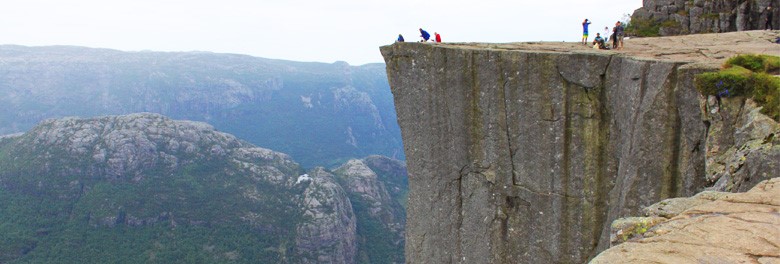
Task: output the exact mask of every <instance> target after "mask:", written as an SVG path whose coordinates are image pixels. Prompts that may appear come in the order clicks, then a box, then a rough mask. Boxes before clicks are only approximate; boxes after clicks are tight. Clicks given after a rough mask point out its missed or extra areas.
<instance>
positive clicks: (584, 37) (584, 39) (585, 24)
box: [582, 18, 590, 45]
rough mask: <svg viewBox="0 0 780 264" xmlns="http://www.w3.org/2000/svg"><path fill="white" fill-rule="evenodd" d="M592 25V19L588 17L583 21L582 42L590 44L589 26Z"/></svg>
mask: <svg viewBox="0 0 780 264" xmlns="http://www.w3.org/2000/svg"><path fill="white" fill-rule="evenodd" d="M589 25H590V21H588V19H587V18H586V19H585V21H583V22H582V44H585V45H588V26H589Z"/></svg>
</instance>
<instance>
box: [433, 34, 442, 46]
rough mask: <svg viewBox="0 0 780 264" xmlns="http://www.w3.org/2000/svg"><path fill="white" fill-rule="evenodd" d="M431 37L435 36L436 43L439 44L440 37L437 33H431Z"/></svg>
mask: <svg viewBox="0 0 780 264" xmlns="http://www.w3.org/2000/svg"><path fill="white" fill-rule="evenodd" d="M433 35H434V36H436V43H441V35H439V33H437V32H433Z"/></svg>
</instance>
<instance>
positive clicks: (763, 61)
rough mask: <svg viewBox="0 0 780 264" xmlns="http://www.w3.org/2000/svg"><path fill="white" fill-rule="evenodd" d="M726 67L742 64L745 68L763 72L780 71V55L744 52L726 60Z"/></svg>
mask: <svg viewBox="0 0 780 264" xmlns="http://www.w3.org/2000/svg"><path fill="white" fill-rule="evenodd" d="M724 66H725V67H726V68H731V67H733V66H741V67H743V68H745V69H748V70H751V71H754V72H762V73H780V72H778V71H780V57H778V56H771V55H763V54H761V55H755V54H744V55H739V56H735V57H733V58H730V59H729V60H727V61H726V64H725V65H724Z"/></svg>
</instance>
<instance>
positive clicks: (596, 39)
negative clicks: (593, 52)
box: [593, 33, 607, 49]
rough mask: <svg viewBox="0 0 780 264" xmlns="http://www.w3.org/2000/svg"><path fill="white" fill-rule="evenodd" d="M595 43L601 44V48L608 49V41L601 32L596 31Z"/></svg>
mask: <svg viewBox="0 0 780 264" xmlns="http://www.w3.org/2000/svg"><path fill="white" fill-rule="evenodd" d="M593 45H594V46H595V45H599V46H598V47H599V49H607V44H606V41H605V40H604V38H602V37H601V34H600V33H596V38H594V39H593Z"/></svg>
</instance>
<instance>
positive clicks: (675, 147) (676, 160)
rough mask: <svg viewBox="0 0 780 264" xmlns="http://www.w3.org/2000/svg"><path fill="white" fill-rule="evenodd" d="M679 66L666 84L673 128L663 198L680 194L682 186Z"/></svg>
mask: <svg viewBox="0 0 780 264" xmlns="http://www.w3.org/2000/svg"><path fill="white" fill-rule="evenodd" d="M678 68H679V66H677V65H675V66H674V68H673V69H672V72H671V76H670V77H669V78H668V79H669V83H668V84H667V85H664V88H665V89H664V92H665V93H666V94H667V100H669V103H668V109H667V111H668V112H669V115H670V117H671V118H669V119H668V120H667V123H668V124H667V125H668V126H669V127H670V128H671V129H669V134H668V136H667V137H668V139H667V141H668V142H669V149H670V150H671V151H672V152H671V155H669V160H668V161H667V163H668V164H669V169H667V170H666V171H665V172H664V174H665V175H664V181H663V182H664V183H665V186H664V188H663V190H662V191H661V198H663V199H666V198H672V197H676V196H677V195H678V189H679V188H680V186H679V184H680V171H679V169H680V152H681V151H682V149H680V144H681V142H680V141H681V138H682V135H681V130H680V127H681V125H682V124H681V122H682V121H681V119H680V114H679V111H678V110H677V97H676V96H674V93H675V90H676V89H675V88H676V86H677V78H678Z"/></svg>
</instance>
